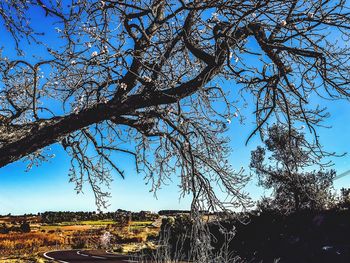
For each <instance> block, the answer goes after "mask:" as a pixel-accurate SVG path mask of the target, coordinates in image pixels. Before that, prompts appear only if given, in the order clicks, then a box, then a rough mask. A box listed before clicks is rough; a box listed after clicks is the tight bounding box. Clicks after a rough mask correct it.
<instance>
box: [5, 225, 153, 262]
mask: <svg viewBox="0 0 350 263" xmlns="http://www.w3.org/2000/svg"><path fill="white" fill-rule="evenodd" d="M9 221H10V220H8V221H7V223H6V224H7V225H8V226H10V224H11V223H10V222H9ZM154 223H155V222H154V221H131V222H129V223H128V224H126V225H120V224H118V223H117V222H115V221H113V220H96V221H91V220H90V221H76V222H62V223H58V224H41V223H37V222H35V223H33V224H31V225H30V226H31V232H30V233H19V232H10V233H9V234H1V235H0V263H2V262H6V263H7V262H9V263H11V262H21V261H19V259H18V256H19V255H24V257H30V256H31V255H33V258H34V255H35V254H36V253H38V251H39V250H44V251H45V249H46V250H49V249H52V248H60V247H62V248H94V247H95V248H96V247H98V246H100V245H99V243H100V240H101V236H102V235H103V233H105V232H109V233H110V234H111V249H112V250H113V249H116V248H118V249H119V251H120V252H125V253H127V252H133V251H137V250H138V249H141V248H144V247H145V246H147V247H149V246H150V242H149V239H148V237H150V236H152V237H154V236H156V235H157V234H158V231H159V228H158V227H155V226H154ZM18 249H21V251H22V252H21V253H18V251H17V250H18ZM11 256H12V257H14V256H15V257H17V261H11V260H12V258H11ZM4 258H6V260H5V261H3V259H4ZM23 262H40V261H36V260H32V261H23Z"/></svg>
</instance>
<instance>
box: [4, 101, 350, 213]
mask: <svg viewBox="0 0 350 263" xmlns="http://www.w3.org/2000/svg"><path fill="white" fill-rule="evenodd" d="M349 108H350V105H349V103H347V102H345V101H338V102H332V103H330V106H329V111H330V113H331V118H329V119H328V120H327V124H329V125H332V126H333V127H332V128H330V129H319V135H320V137H321V141H322V143H323V145H324V147H325V149H328V150H330V151H337V152H339V153H343V152H346V151H349V149H350V140H349V134H350V125H349V123H350V114H349ZM245 111H246V114H248V116H249V114H250V115H252V109H249V108H248V109H246V110H245ZM253 127H254V125H253V124H252V119H251V118H248V119H247V121H246V123H245V124H243V125H242V124H239V123H238V120H236V119H235V120H233V121H232V123H231V124H230V129H229V131H228V136H229V137H230V138H231V146H232V148H233V152H232V154H231V157H230V162H231V163H232V165H233V166H234V167H237V168H239V167H241V166H243V167H244V168H246V171H247V172H249V170H248V169H247V167H248V165H249V158H250V151H251V150H253V149H255V147H256V146H257V144H259V143H260V138H259V137H257V136H255V137H254V138H253V140H252V141H251V142H250V143H249V144H248V145H247V146H245V144H244V142H245V139H246V138H247V137H248V135H249V132H251V131H252V129H253ZM52 152H54V153H55V154H56V157H55V158H53V159H51V160H50V161H49V162H47V163H43V164H42V165H40V166H39V167H33V168H32V170H30V171H29V172H25V170H26V164H25V163H23V162H21V161H18V162H16V163H13V164H10V165H8V166H6V167H4V168H2V169H0V182H1V183H0V214H7V213H12V214H21V213H37V212H43V211H47V210H50V211H51V210H53V211H56V210H72V211H80V210H85V211H92V210H96V206H95V204H94V197H93V194H92V193H91V191H90V189H89V186H88V185H87V184H86V185H85V187H84V193H83V194H79V195H77V194H76V193H75V191H74V185H73V184H72V183H69V182H68V176H67V174H68V169H69V157H68V156H67V155H66V154H65V152H64V151H63V150H62V148H61V146H59V145H53V146H52ZM333 161H334V163H335V166H334V168H335V169H336V170H337V171H338V173H339V174H340V173H342V172H344V171H346V170H349V169H350V156H349V155H346V156H345V157H341V158H334V159H333ZM123 163H124V166H123V167H124V168H125V170H126V178H125V179H124V180H123V179H121V178H120V177H118V176H117V175H115V176H114V181H113V183H112V185H111V189H110V191H111V194H112V198H111V199H110V200H109V203H110V207H109V208H108V210H111V211H113V210H116V209H118V208H122V209H128V210H134V211H137V210H142V209H143V210H151V211H158V210H161V209H188V208H189V203H190V199H189V198H187V199H182V200H179V189H178V187H177V183H176V176H174V177H173V178H174V180H173V182H172V183H169V185H165V186H163V188H162V189H161V190H160V191H159V192H158V198H157V199H156V198H155V197H154V195H153V193H151V192H149V190H150V187H149V186H147V185H145V182H144V180H143V176H142V175H138V174H137V173H136V171H135V168H134V165H133V162H132V159H131V158H129V157H127V156H126V157H125V161H124V160H123ZM349 186H350V176H346V177H343V178H341V179H339V180H336V181H335V187H336V189H339V188H341V187H349ZM247 191H249V193H250V194H251V196H252V197H253V198H254V199H257V198H258V197H259V196H260V195H261V194H263V193H264V190H263V189H261V188H258V187H257V186H256V180H252V181H251V182H250V183H249V185H248V186H247Z"/></svg>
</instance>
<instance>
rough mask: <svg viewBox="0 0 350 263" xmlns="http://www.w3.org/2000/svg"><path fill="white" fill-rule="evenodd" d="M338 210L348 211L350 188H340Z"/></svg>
mask: <svg viewBox="0 0 350 263" xmlns="http://www.w3.org/2000/svg"><path fill="white" fill-rule="evenodd" d="M338 200H339V201H338V208H340V209H349V208H350V188H341V189H340V196H339V199H338Z"/></svg>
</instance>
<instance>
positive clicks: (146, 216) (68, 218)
mask: <svg viewBox="0 0 350 263" xmlns="http://www.w3.org/2000/svg"><path fill="white" fill-rule="evenodd" d="M40 216H41V222H42V223H46V224H53V223H62V222H77V221H87V220H92V221H95V220H113V221H116V222H119V221H120V220H123V221H124V218H128V219H129V220H133V221H146V220H154V219H155V218H157V217H158V215H157V214H155V213H151V212H148V211H140V212H130V211H126V210H121V209H118V210H117V211H115V212H106V213H102V212H100V213H97V212H95V211H93V212H83V211H80V212H70V211H59V212H52V211H50V212H44V213H41V214H40Z"/></svg>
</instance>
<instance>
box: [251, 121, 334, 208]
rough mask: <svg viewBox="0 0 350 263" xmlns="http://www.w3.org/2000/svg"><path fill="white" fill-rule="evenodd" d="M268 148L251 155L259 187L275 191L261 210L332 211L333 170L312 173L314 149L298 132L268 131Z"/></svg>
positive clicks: (252, 166) (281, 129) (285, 129)
mask: <svg viewBox="0 0 350 263" xmlns="http://www.w3.org/2000/svg"><path fill="white" fill-rule="evenodd" d="M266 137H267V138H266V139H265V140H264V144H265V147H260V146H259V147H257V148H256V150H254V151H252V155H251V156H252V157H251V163H250V167H251V168H252V170H253V171H254V172H255V173H256V174H257V175H258V179H259V184H260V185H261V186H263V187H264V188H267V189H272V190H273V193H272V196H273V197H272V198H263V199H262V200H261V201H260V202H259V203H258V207H259V208H260V209H263V210H266V209H267V210H273V209H277V210H280V211H283V212H291V211H298V210H300V209H312V210H315V209H316V210H320V209H325V208H327V207H330V205H331V203H332V201H334V195H333V194H332V186H333V179H334V178H335V174H336V173H335V171H334V170H324V169H321V170H318V171H316V170H312V171H308V170H310V168H312V165H314V164H315V159H314V157H315V156H314V155H313V150H311V149H314V148H313V147H312V145H310V144H309V142H307V140H306V139H305V137H304V134H302V133H301V132H298V131H297V130H295V129H292V130H289V129H288V128H286V127H284V126H280V125H273V126H272V127H270V128H269V129H268V133H267V136H266Z"/></svg>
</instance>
